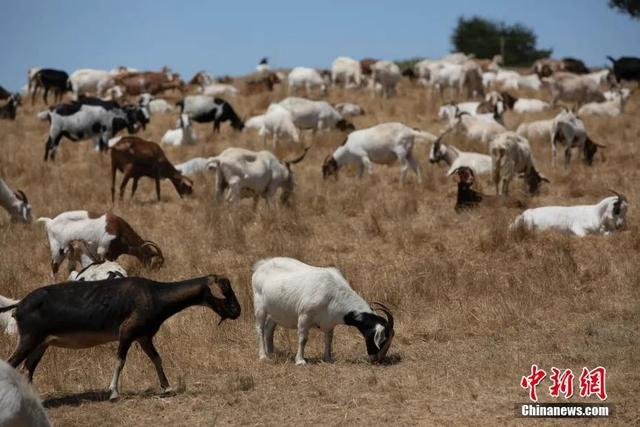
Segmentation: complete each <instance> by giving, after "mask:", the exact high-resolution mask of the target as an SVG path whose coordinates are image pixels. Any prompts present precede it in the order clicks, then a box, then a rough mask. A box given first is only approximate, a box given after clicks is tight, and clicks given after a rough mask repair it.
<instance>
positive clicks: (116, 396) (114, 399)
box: [109, 391, 120, 402]
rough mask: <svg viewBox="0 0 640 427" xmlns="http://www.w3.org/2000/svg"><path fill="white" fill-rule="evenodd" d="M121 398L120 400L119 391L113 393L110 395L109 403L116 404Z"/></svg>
mask: <svg viewBox="0 0 640 427" xmlns="http://www.w3.org/2000/svg"><path fill="white" fill-rule="evenodd" d="M119 398H120V395H119V394H118V392H117V391H112V392H111V394H110V395H109V401H111V402H115V401H116V400H118V399H119Z"/></svg>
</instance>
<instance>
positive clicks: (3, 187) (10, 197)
mask: <svg viewBox="0 0 640 427" xmlns="http://www.w3.org/2000/svg"><path fill="white" fill-rule="evenodd" d="M0 206H2V207H3V208H5V209H6V210H7V212H9V215H11V220H12V221H22V222H26V223H30V222H31V221H33V219H32V217H31V204H30V203H29V200H28V199H27V195H26V194H24V192H23V191H22V190H16V191H14V190H12V189H11V188H10V187H9V185H7V183H6V182H4V180H3V179H2V178H0Z"/></svg>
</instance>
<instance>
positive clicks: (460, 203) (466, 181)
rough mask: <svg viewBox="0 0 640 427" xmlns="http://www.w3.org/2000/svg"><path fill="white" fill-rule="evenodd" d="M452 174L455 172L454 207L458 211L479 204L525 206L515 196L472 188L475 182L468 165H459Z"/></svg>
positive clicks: (506, 206)
mask: <svg viewBox="0 0 640 427" xmlns="http://www.w3.org/2000/svg"><path fill="white" fill-rule="evenodd" d="M452 174H455V177H456V181H457V183H458V193H457V195H456V206H455V208H454V210H455V211H456V212H458V213H459V212H462V211H465V210H468V209H472V208H476V207H479V206H485V207H493V208H496V207H504V208H518V209H525V208H526V207H527V204H526V203H525V202H523V201H522V200H520V199H517V198H515V197H511V196H494V195H489V194H483V193H481V192H479V191H476V190H474V189H473V188H472V187H473V185H474V184H475V179H476V178H475V174H474V173H473V169H471V168H470V167H468V166H460V167H459V168H457V169H455V170H454V171H453V172H452Z"/></svg>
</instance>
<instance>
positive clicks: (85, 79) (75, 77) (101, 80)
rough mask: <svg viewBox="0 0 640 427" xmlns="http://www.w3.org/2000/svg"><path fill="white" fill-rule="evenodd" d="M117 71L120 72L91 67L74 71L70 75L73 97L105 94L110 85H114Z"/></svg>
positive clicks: (70, 87)
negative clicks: (113, 80) (113, 79)
mask: <svg viewBox="0 0 640 427" xmlns="http://www.w3.org/2000/svg"><path fill="white" fill-rule="evenodd" d="M117 73H119V72H116V73H113V72H109V71H105V70H93V69H91V68H82V69H79V70H76V71H74V72H73V73H71V76H69V89H71V91H72V92H73V98H74V99H76V100H78V99H80V97H81V96H83V95H84V96H86V95H95V96H98V97H102V96H104V95H105V91H106V90H107V89H108V88H109V85H112V86H113V85H114V84H113V82H112V81H111V79H112V78H113V76H114V75H116V74H117Z"/></svg>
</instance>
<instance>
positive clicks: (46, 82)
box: [31, 68, 70, 105]
mask: <svg viewBox="0 0 640 427" xmlns="http://www.w3.org/2000/svg"><path fill="white" fill-rule="evenodd" d="M33 82H34V84H33V88H32V92H31V104H32V105H33V104H34V103H35V97H36V92H37V91H38V89H39V88H44V94H43V95H42V98H43V99H44V103H45V104H47V105H48V104H49V102H48V101H47V96H48V95H49V89H52V90H53V92H54V95H55V102H56V103H57V102H60V100H61V99H62V94H64V93H65V92H66V91H68V90H70V88H69V75H68V74H67V73H66V72H65V71H60V70H52V69H51V68H43V69H42V70H40V71H38V72H37V73H36V74H35V76H33Z"/></svg>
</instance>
